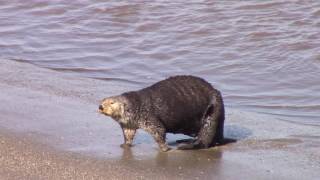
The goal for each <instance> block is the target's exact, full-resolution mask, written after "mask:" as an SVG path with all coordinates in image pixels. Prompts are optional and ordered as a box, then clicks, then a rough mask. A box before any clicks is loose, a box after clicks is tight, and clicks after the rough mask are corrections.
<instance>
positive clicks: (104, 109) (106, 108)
mask: <svg viewBox="0 0 320 180" xmlns="http://www.w3.org/2000/svg"><path fill="white" fill-rule="evenodd" d="M123 110H124V104H123V103H122V102H121V101H120V100H118V99H117V98H114V97H110V98H105V99H103V100H102V102H101V104H100V106H99V111H100V112H101V113H102V114H105V115H107V116H111V117H113V118H120V117H121V116H122V114H123Z"/></svg>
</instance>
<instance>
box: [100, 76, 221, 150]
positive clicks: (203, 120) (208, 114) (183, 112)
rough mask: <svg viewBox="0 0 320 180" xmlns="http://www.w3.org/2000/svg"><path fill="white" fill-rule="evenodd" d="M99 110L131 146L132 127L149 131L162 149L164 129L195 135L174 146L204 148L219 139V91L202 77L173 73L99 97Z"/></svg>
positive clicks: (219, 141) (165, 145) (170, 131)
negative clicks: (120, 131)
mask: <svg viewBox="0 0 320 180" xmlns="http://www.w3.org/2000/svg"><path fill="white" fill-rule="evenodd" d="M99 111H100V112H101V113H103V114H105V115H107V116H110V117H112V118H113V119H114V120H115V121H117V122H118V123H119V124H120V126H121V128H122V131H123V135H124V144H122V145H121V147H125V146H131V145H132V141H133V138H134V135H135V133H136V130H137V129H139V128H141V129H143V130H145V131H147V132H148V133H150V134H151V135H152V136H153V138H154V139H155V141H156V142H157V143H158V145H159V147H160V149H161V150H162V151H168V150H169V149H170V148H169V147H168V145H167V144H166V141H165V139H166V133H182V134H185V135H188V136H192V137H195V139H193V140H192V141H191V142H189V143H187V144H183V145H180V146H178V149H199V148H208V147H211V146H215V145H216V144H220V143H222V141H223V126H224V118H225V117H224V116H225V115H224V104H223V99H222V96H221V93H220V92H219V91H218V90H217V89H215V88H213V87H212V86H211V84H209V83H208V82H207V81H205V80H204V79H202V78H199V77H195V76H173V77H170V78H168V79H165V80H162V81H159V82H157V83H155V84H153V85H151V86H149V87H146V88H144V89H141V90H138V91H131V92H126V93H123V94H121V95H118V96H112V97H108V98H105V99H103V100H102V102H101V104H100V105H99Z"/></svg>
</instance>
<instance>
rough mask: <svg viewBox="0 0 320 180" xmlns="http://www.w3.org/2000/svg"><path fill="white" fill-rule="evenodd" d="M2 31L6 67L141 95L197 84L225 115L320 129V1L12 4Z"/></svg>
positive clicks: (1, 9)
mask: <svg viewBox="0 0 320 180" xmlns="http://www.w3.org/2000/svg"><path fill="white" fill-rule="evenodd" d="M0 27H1V28H0V58H2V59H12V60H22V61H27V62H30V63H33V64H36V65H39V66H42V67H46V68H51V69H55V70H58V71H61V72H70V73H75V74H77V75H80V76H86V77H90V78H99V79H104V80H107V81H114V82H115V83H117V82H124V83H131V84H132V83H134V84H138V85H139V87H144V86H147V85H149V84H151V83H153V82H156V81H158V80H161V79H163V78H165V77H168V76H170V75H174V74H193V75H198V76H201V77H203V78H205V79H207V80H208V81H209V82H211V83H212V84H213V85H214V86H215V87H217V88H218V89H221V91H222V92H223V95H224V97H225V101H226V105H227V106H228V107H232V108H237V109H244V110H246V111H255V112H260V113H266V114H271V115H273V116H274V117H276V118H278V119H282V120H287V121H292V122H296V123H301V124H313V125H320V83H319V81H320V80H319V77H320V1H312V0H309V1H300V0H296V1H295V0H281V1H278V0H274V1H267V2H266V1H258V0H251V1H188V2H186V1H174V2H173V1H159V0H155V1H143V0H140V1H136V0H135V1H128V2H119V1H105V2H102V1H93V0H92V1H85V0H80V1H75V2H73V1H72V2H71V1H58V0H55V1H40V0H30V1H23V0H15V1H7V0H6V1H1V2H0ZM119 93H120V92H119Z"/></svg>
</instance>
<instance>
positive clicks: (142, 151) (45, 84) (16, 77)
mask: <svg viewBox="0 0 320 180" xmlns="http://www.w3.org/2000/svg"><path fill="white" fill-rule="evenodd" d="M137 88H140V87H138V86H137V87H135V86H132V85H130V86H129V85H128V84H120V83H119V84H114V83H110V82H106V81H99V80H93V79H86V78H79V77H74V76H72V75H67V74H61V73H58V72H55V71H51V70H47V69H42V68H38V67H35V66H33V65H30V64H24V63H19V62H13V61H7V60H1V61H0V102H1V103H0V167H1V168H0V177H1V178H0V179H151V178H152V179H169V178H170V179H318V178H319V177H320V152H319V149H320V130H319V127H315V126H306V125H299V124H293V123H289V122H284V121H279V120H276V119H273V118H272V117H269V116H264V115H259V114H253V113H248V112H240V111H237V110H234V109H227V119H226V132H225V134H226V136H227V137H229V138H236V139H238V141H237V142H236V143H233V144H227V145H225V146H221V147H216V148H211V149H209V150H198V151H177V150H173V151H170V152H168V153H161V152H159V151H158V147H157V145H156V144H155V143H154V141H153V140H152V138H151V137H150V136H149V135H148V134H146V133H144V132H139V133H138V135H137V137H136V139H135V142H134V144H135V146H134V147H132V148H131V149H122V148H120V147H119V145H120V144H121V143H122V141H123V138H122V135H121V130H120V128H119V126H118V125H117V124H116V123H114V122H113V121H112V120H111V119H109V118H107V117H105V116H103V115H100V114H98V113H97V106H98V102H99V100H100V99H102V98H103V97H105V96H110V95H113V94H119V93H121V92H123V91H127V90H133V89H137ZM180 137H181V136H174V135H169V136H168V142H169V143H170V145H171V146H172V147H173V148H175V143H173V142H174V141H175V140H176V139H179V138H180Z"/></svg>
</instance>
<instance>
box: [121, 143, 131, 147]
mask: <svg viewBox="0 0 320 180" xmlns="http://www.w3.org/2000/svg"><path fill="white" fill-rule="evenodd" d="M120 147H122V148H130V147H132V144H125V143H124V144H121V145H120Z"/></svg>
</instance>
